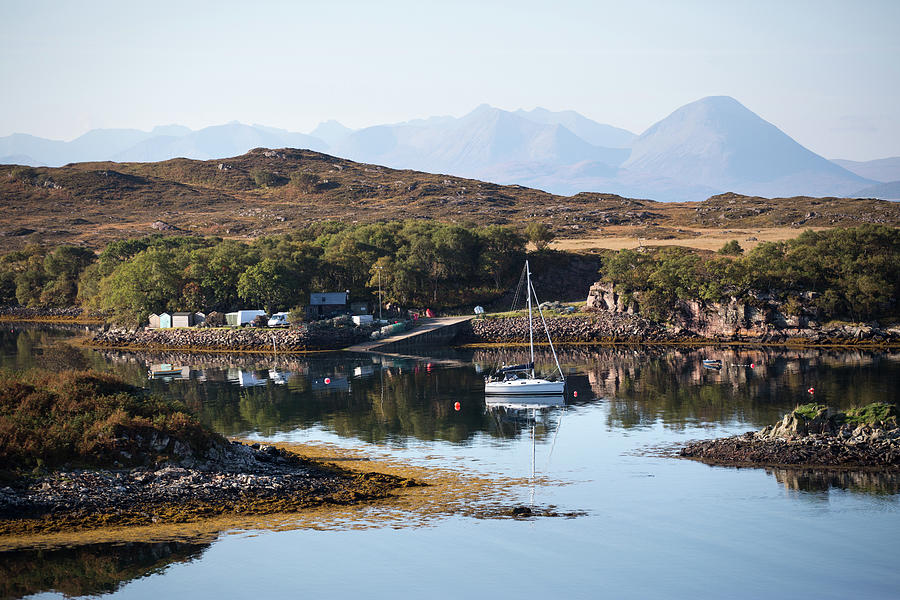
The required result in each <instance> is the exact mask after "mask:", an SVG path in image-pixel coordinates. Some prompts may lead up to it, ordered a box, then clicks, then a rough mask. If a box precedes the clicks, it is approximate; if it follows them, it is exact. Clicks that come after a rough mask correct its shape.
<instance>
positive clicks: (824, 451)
mask: <svg viewBox="0 0 900 600" xmlns="http://www.w3.org/2000/svg"><path fill="white" fill-rule="evenodd" d="M871 415H880V416H876V417H872V416H871ZM680 456H682V457H685V458H694V459H697V460H701V461H703V462H707V463H711V464H723V465H754V466H794V465H796V466H808V467H830V468H835V467H840V468H856V467H865V468H870V467H874V468H881V469H890V470H900V428H898V426H897V409H896V407H893V406H891V405H883V404H876V405H870V406H869V407H865V408H863V409H858V410H856V411H850V412H848V413H846V414H845V413H832V412H831V411H829V409H828V408H827V407H825V406H816V405H805V406H801V407H798V408H797V409H795V410H793V411H792V412H790V413H788V414H786V415H785V416H784V418H783V419H782V420H781V422H780V423H777V424H775V425H769V426H768V427H765V428H764V429H762V430H760V431H757V432H752V431H751V432H748V433H745V434H743V435H740V436H734V437H729V438H724V439H718V440H704V441H700V442H694V443H691V444H688V445H687V446H686V447H685V448H682V449H681V452H680Z"/></svg>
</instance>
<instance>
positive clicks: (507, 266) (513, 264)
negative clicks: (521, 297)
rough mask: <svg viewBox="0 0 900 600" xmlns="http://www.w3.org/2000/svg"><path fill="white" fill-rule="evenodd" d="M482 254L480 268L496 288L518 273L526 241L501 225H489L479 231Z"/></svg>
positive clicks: (479, 260) (479, 261) (480, 255)
mask: <svg viewBox="0 0 900 600" xmlns="http://www.w3.org/2000/svg"><path fill="white" fill-rule="evenodd" d="M478 237H479V240H480V243H481V252H480V254H479V259H478V267H479V269H480V270H481V272H482V274H484V275H485V276H486V277H487V278H488V279H489V280H490V281H492V282H493V284H494V287H496V288H500V286H501V285H502V283H503V282H504V281H506V280H507V279H509V278H510V277H512V276H514V275H515V274H516V273H518V271H519V268H520V266H521V264H522V260H523V258H524V256H525V239H524V238H523V237H522V236H521V235H519V234H518V233H516V232H515V231H513V230H511V229H509V228H508V227H502V226H500V225H489V226H487V227H485V228H483V229H481V230H479V231H478Z"/></svg>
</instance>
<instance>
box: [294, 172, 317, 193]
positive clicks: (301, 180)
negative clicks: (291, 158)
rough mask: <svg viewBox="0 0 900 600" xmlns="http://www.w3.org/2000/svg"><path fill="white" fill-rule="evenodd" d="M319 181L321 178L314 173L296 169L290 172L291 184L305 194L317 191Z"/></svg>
mask: <svg viewBox="0 0 900 600" xmlns="http://www.w3.org/2000/svg"><path fill="white" fill-rule="evenodd" d="M320 183H321V179H320V178H319V176H318V175H316V174H315V173H304V172H302V171H297V172H295V173H292V174H291V184H292V185H293V186H294V187H296V188H297V189H299V190H300V191H302V192H305V193H307V194H312V193H314V192H316V191H318V189H319V184H320Z"/></svg>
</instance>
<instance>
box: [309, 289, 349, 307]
mask: <svg viewBox="0 0 900 600" xmlns="http://www.w3.org/2000/svg"><path fill="white" fill-rule="evenodd" d="M309 303H310V304H312V305H313V306H316V305H323V304H347V292H314V293H312V294H310V295H309Z"/></svg>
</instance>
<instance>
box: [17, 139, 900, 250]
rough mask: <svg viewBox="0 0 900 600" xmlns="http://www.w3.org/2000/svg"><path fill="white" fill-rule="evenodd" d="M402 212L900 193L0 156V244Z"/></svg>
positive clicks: (571, 228)
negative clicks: (675, 191)
mask: <svg viewBox="0 0 900 600" xmlns="http://www.w3.org/2000/svg"><path fill="white" fill-rule="evenodd" d="M292 176H293V179H294V181H293V182H292V181H291V178H292ZM258 181H259V182H261V183H257V182H258ZM404 218H421V219H426V218H433V219H440V220H444V221H451V222H463V223H478V224H489V223H495V224H504V225H511V226H514V227H524V226H525V224H526V223H528V222H529V221H532V220H537V221H540V222H543V223H547V224H548V225H550V226H551V227H553V229H554V230H555V231H556V232H557V233H558V234H559V235H560V236H561V237H579V236H586V235H591V234H596V233H597V230H598V228H602V227H607V226H610V225H634V226H647V227H657V228H677V227H712V228H722V227H785V226H788V227H790V226H793V227H798V228H800V227H807V226H822V227H829V226H835V225H847V226H849V225H857V224H861V223H885V224H889V225H894V226H898V225H900V204H897V203H893V202H886V201H881V200H872V199H864V200H850V199H845V198H810V197H795V198H789V199H774V200H770V199H767V198H761V197H747V196H740V195H737V194H725V195H719V196H714V197H712V198H710V199H708V200H706V201H703V202H683V203H662V202H655V201H652V200H637V199H631V198H625V197H622V196H617V195H614V194H596V193H580V194H575V195H572V196H559V195H554V194H550V193H547V192H544V191H541V190H536V189H531V188H525V187H521V186H515V185H510V186H503V185H497V184H493V183H486V182H483V181H478V180H472V179H464V178H460V177H453V176H449V175H435V174H431V173H424V172H418V171H410V170H395V169H389V168H387V167H382V166H378V165H371V164H365V163H357V162H353V161H349V160H345V159H340V158H335V157H333V156H329V155H327V154H322V153H319V152H313V151H311V150H295V149H282V150H267V149H264V148H257V149H255V150H252V151H250V152H248V153H246V154H243V155H240V156H236V157H234V158H229V159H225V160H209V161H198V160H190V159H183V158H179V159H172V160H167V161H163V162H154V163H112V162H102V163H76V164H72V165H66V166H65V167H58V168H51V167H36V168H29V167H21V166H15V165H0V240H2V242H0V245H2V248H3V250H7V251H8V250H13V249H16V248H21V247H23V246H25V245H27V244H29V243H47V244H61V243H75V244H83V245H88V246H91V247H97V246H100V245H102V244H105V243H107V242H109V241H111V240H114V239H122V238H127V237H136V236H143V235H147V234H150V233H156V232H159V231H169V232H172V231H183V232H190V233H196V234H202V235H217V236H223V237H233V238H241V239H248V238H256V237H259V236H262V235H267V234H275V233H283V232H287V231H290V230H291V229H292V228H294V227H297V226H300V225H305V224H308V223H312V222H315V221H321V220H325V219H340V220H350V221H353V222H373V221H378V220H388V219H404Z"/></svg>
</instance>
